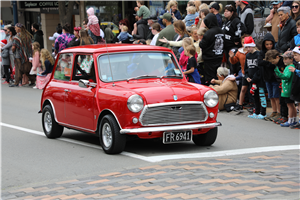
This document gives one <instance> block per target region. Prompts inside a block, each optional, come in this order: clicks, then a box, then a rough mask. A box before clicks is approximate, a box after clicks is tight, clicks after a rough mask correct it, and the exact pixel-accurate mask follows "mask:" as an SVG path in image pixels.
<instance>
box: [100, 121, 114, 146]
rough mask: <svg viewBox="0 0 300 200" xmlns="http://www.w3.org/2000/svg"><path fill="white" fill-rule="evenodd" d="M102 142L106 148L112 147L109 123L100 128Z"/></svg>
mask: <svg viewBox="0 0 300 200" xmlns="http://www.w3.org/2000/svg"><path fill="white" fill-rule="evenodd" d="M102 141H103V144H104V146H105V147H107V148H109V147H110V146H111V145H112V131H111V127H110V125H109V123H105V124H104V125H103V127H102Z"/></svg>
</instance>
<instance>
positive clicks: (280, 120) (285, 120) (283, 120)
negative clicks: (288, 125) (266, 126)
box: [274, 117, 288, 124]
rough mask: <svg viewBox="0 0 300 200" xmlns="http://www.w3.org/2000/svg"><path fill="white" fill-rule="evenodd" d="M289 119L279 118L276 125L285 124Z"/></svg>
mask: <svg viewBox="0 0 300 200" xmlns="http://www.w3.org/2000/svg"><path fill="white" fill-rule="evenodd" d="M287 120H288V118H286V117H281V118H279V119H278V120H276V121H274V122H275V123H276V124H282V123H285V122H287Z"/></svg>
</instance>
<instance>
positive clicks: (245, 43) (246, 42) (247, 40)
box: [244, 36, 256, 47]
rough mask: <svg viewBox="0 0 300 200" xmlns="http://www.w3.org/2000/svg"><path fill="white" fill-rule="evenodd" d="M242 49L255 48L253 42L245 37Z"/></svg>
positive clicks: (250, 38)
mask: <svg viewBox="0 0 300 200" xmlns="http://www.w3.org/2000/svg"><path fill="white" fill-rule="evenodd" d="M244 47H256V45H255V42H254V40H253V38H252V37H251V36H249V37H245V39H244Z"/></svg>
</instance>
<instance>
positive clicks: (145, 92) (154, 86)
mask: <svg viewBox="0 0 300 200" xmlns="http://www.w3.org/2000/svg"><path fill="white" fill-rule="evenodd" d="M116 86H117V87H122V88H123V89H125V90H130V91H132V92H134V93H136V94H139V95H140V96H144V98H145V100H146V103H147V104H155V103H163V102H175V101H200V100H201V98H200V97H201V91H200V90H201V89H199V88H197V87H196V86H194V85H193V84H191V83H188V82H182V81H170V80H168V79H162V80H155V81H154V80H145V81H144V80H143V81H141V80H130V81H128V82H127V81H126V82H119V83H116Z"/></svg>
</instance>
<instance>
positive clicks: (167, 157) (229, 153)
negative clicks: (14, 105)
mask: <svg viewBox="0 0 300 200" xmlns="http://www.w3.org/2000/svg"><path fill="white" fill-rule="evenodd" d="M0 125H1V126H5V127H8V128H12V129H17V130H20V131H24V132H28V133H33V134H36V135H41V136H45V134H44V133H43V132H41V131H36V130H32V129H28V128H23V127H19V126H15V125H11V124H6V123H2V122H0ZM57 140H61V141H65V142H69V143H73V144H78V145H81V146H86V147H92V148H95V149H101V150H102V148H101V147H100V146H97V145H94V144H89V143H86V142H80V141H76V140H72V139H67V138H57ZM297 149H300V145H286V146H271V147H255V148H247V149H235V150H226V151H215V152H208V153H189V154H175V155H161V156H142V155H138V154H134V153H130V152H125V151H123V152H122V153H121V154H122V155H124V156H128V157H132V158H136V159H140V160H144V161H147V162H161V161H165V160H177V159H185V158H212V157H221V156H234V155H243V154H251V153H263V152H272V151H286V150H297Z"/></svg>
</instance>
